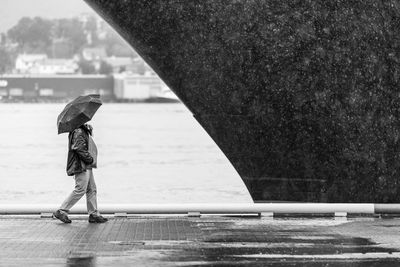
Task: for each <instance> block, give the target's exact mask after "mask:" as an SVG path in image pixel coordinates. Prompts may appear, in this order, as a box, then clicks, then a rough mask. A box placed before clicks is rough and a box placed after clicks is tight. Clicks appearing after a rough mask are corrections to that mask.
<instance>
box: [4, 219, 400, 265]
mask: <svg viewBox="0 0 400 267" xmlns="http://www.w3.org/2000/svg"><path fill="white" fill-rule="evenodd" d="M71 218H72V220H73V222H72V223H71V224H63V223H61V222H60V221H58V220H53V219H51V218H39V216H38V215H36V216H28V215H23V216H14V215H13V216H10V215H8V216H1V217H0V259H1V260H0V266H28V265H29V266H302V265H301V264H304V266H355V265H356V266H358V264H360V265H361V264H362V266H383V265H384V266H398V264H399V263H400V240H399V238H398V235H397V234H396V233H397V232H398V231H399V230H400V219H399V218H375V217H358V218H347V219H346V218H333V217H319V218H316V217H308V218H301V217H275V218H265V217H251V216H249V217H240V218H237V217H222V216H202V217H200V218H199V217H186V216H164V217H158V216H146V217H144V216H140V217H138V216H131V217H129V216H128V217H125V218H117V217H114V216H110V217H109V218H110V220H109V222H108V223H105V224H89V223H88V222H87V216H84V215H73V216H71ZM297 264H300V265H297ZM364 264H365V265H364Z"/></svg>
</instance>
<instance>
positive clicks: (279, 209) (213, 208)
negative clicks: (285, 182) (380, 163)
mask: <svg viewBox="0 0 400 267" xmlns="http://www.w3.org/2000/svg"><path fill="white" fill-rule="evenodd" d="M57 209H58V205H55V204H0V214H2V215H7V214H42V213H51V212H53V211H55V210H57ZM99 210H100V212H101V213H103V214H109V213H126V214H185V213H193V212H195V213H201V214H250V213H285V214H329V213H357V214H375V213H400V204H373V203H228V204H225V203H222V204H214V203H197V204H103V205H99ZM70 213H71V214H86V213H87V211H86V206H85V205H83V204H80V205H76V206H74V207H73V208H72V209H71V211H70Z"/></svg>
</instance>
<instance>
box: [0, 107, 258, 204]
mask: <svg viewBox="0 0 400 267" xmlns="http://www.w3.org/2000/svg"><path fill="white" fill-rule="evenodd" d="M64 105H65V104H0V125H1V131H0V180H1V186H0V204H12V203H55V204H57V203H61V202H62V200H64V198H65V197H66V196H67V194H69V192H70V191H71V190H72V189H73V186H74V180H73V179H72V177H69V176H67V175H66V172H65V165H66V158H67V142H68V140H67V139H68V138H67V134H61V135H57V129H56V119H57V115H58V114H59V113H60V112H61V110H62V109H63V107H64ZM91 124H92V125H93V127H94V140H95V141H96V144H97V146H98V149H99V158H98V169H95V170H94V175H95V180H96V183H97V188H98V200H99V203H215V202H219V203H232V202H251V198H250V195H249V193H248V191H247V189H246V187H245V185H244V184H243V182H242V180H241V179H240V177H239V175H238V174H237V173H236V171H235V170H234V168H233V167H232V165H231V164H230V163H229V161H228V160H227V159H226V157H225V156H224V155H223V153H222V152H221V151H220V150H219V148H218V147H217V146H216V145H215V143H214V142H213V141H212V139H211V138H210V137H209V136H208V135H207V133H206V132H205V131H204V130H203V129H202V128H201V126H200V125H199V124H198V123H197V122H196V120H195V119H194V118H193V117H192V115H191V113H190V112H189V111H188V110H187V109H186V108H185V106H183V105H181V104H104V105H103V106H102V107H101V108H100V109H99V110H98V112H97V114H96V115H95V117H94V118H93V120H92V122H91ZM81 203H84V202H83V201H81Z"/></svg>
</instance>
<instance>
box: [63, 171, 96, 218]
mask: <svg viewBox="0 0 400 267" xmlns="http://www.w3.org/2000/svg"><path fill="white" fill-rule="evenodd" d="M85 194H86V206H87V211H88V213H89V214H99V213H98V211H97V189H96V183H95V182H94V177H93V171H92V170H91V169H88V170H86V171H85V172H81V173H77V174H75V189H74V191H72V192H71V194H70V195H69V196H68V197H67V198H66V199H65V200H64V202H63V203H62V204H61V207H60V210H62V211H64V212H69V210H70V209H71V208H72V206H74V205H75V204H76V202H78V201H79V200H80V199H81V198H82V197H83V195H85Z"/></svg>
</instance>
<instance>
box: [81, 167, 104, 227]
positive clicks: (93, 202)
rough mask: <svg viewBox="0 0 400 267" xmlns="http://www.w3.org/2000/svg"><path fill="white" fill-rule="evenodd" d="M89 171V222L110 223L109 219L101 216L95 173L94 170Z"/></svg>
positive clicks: (87, 200) (87, 195)
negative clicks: (98, 208)
mask: <svg viewBox="0 0 400 267" xmlns="http://www.w3.org/2000/svg"><path fill="white" fill-rule="evenodd" d="M87 171H88V172H89V173H90V175H89V183H88V187H87V190H86V204H87V210H88V213H89V222H90V223H105V222H107V221H108V219H107V218H104V217H103V216H101V215H100V213H99V211H98V210H97V189H96V183H95V181H94V176H93V171H92V170H87Z"/></svg>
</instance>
